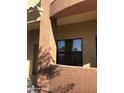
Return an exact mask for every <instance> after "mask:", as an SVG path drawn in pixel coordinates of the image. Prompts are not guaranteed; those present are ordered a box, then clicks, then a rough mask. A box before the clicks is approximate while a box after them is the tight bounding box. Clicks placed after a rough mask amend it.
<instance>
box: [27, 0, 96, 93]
mask: <svg viewBox="0 0 124 93" xmlns="http://www.w3.org/2000/svg"><path fill="white" fill-rule="evenodd" d="M27 17H28V18H27V30H28V31H27V60H28V62H29V63H30V70H29V75H30V78H31V80H32V81H33V83H34V84H36V85H37V86H38V87H40V88H41V93H96V87H97V86H96V67H97V1H96V0H29V1H28V10H27Z"/></svg>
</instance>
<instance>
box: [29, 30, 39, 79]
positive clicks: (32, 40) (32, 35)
mask: <svg viewBox="0 0 124 93" xmlns="http://www.w3.org/2000/svg"><path fill="white" fill-rule="evenodd" d="M38 43H39V30H34V31H28V32H27V60H28V61H30V70H29V71H30V72H29V75H30V78H32V76H31V75H32V62H33V45H34V44H38Z"/></svg>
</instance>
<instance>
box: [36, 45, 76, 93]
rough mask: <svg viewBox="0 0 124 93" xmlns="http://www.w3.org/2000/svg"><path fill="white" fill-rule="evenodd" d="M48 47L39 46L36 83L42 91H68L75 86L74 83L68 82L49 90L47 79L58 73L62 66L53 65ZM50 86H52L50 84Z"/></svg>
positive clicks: (62, 92)
mask: <svg viewBox="0 0 124 93" xmlns="http://www.w3.org/2000/svg"><path fill="white" fill-rule="evenodd" d="M50 49H51V48H49V49H43V47H40V48H39V57H38V62H37V68H38V70H37V85H38V88H39V89H40V90H39V92H42V93H68V92H69V91H70V90H71V89H73V87H74V86H75V84H74V83H68V82H67V84H65V85H64V86H58V87H57V88H55V89H54V90H51V91H49V90H48V88H49V80H50V79H53V78H55V77H57V76H59V75H60V72H61V71H62V68H60V67H59V66H58V65H55V64H54V63H55V60H54V59H53V57H52V56H51V54H50V52H49V51H50ZM51 87H52V86H51Z"/></svg>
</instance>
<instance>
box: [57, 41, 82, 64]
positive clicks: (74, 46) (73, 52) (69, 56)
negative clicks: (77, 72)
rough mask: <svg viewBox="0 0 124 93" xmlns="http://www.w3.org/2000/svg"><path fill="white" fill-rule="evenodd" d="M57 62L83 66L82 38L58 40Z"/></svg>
mask: <svg viewBox="0 0 124 93" xmlns="http://www.w3.org/2000/svg"><path fill="white" fill-rule="evenodd" d="M57 63H58V64H63V65H72V66H82V65H83V62H82V39H67V40H58V41H57Z"/></svg>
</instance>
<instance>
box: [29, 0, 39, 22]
mask: <svg viewBox="0 0 124 93" xmlns="http://www.w3.org/2000/svg"><path fill="white" fill-rule="evenodd" d="M40 5H41V0H39V2H38V3H37V4H36V5H35V6H33V7H32V6H31V7H29V9H27V21H32V20H34V21H36V20H37V18H39V17H40V11H39V10H38V7H40Z"/></svg>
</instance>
